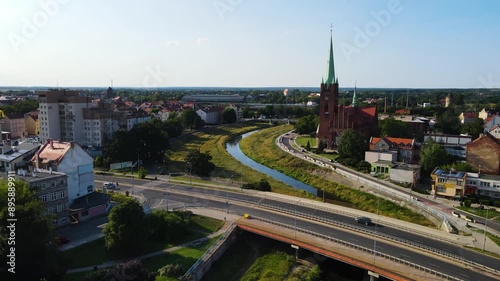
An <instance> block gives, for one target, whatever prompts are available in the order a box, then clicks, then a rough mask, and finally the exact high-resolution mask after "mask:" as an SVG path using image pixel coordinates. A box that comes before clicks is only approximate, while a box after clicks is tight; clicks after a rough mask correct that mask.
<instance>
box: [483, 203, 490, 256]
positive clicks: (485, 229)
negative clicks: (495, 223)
mask: <svg viewBox="0 0 500 281" xmlns="http://www.w3.org/2000/svg"><path fill="white" fill-rule="evenodd" d="M489 210H490V208H488V209H486V220H485V221H484V239H483V252H484V249H485V247H486V233H487V232H486V231H487V230H488V211H489Z"/></svg>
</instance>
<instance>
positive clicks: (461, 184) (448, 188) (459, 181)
mask: <svg viewBox="0 0 500 281" xmlns="http://www.w3.org/2000/svg"><path fill="white" fill-rule="evenodd" d="M431 178H432V181H431V187H432V191H431V194H434V195H438V196H444V197H449V198H455V199H459V198H462V197H464V196H467V195H472V194H475V195H481V196H488V197H490V198H491V199H494V200H498V199H500V176H499V175H485V174H481V173H468V172H461V171H453V170H452V171H444V170H442V169H440V168H435V169H434V171H432V173H431Z"/></svg>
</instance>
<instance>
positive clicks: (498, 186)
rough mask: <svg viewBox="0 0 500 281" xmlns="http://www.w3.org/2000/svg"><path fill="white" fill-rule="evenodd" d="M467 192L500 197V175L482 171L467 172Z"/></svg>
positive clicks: (467, 193)
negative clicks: (482, 172) (486, 173)
mask: <svg viewBox="0 0 500 281" xmlns="http://www.w3.org/2000/svg"><path fill="white" fill-rule="evenodd" d="M465 194H466V195H469V194H477V195H482V196H489V197H490V198H491V199H500V176H498V175H485V174H481V173H467V180H466V185H465Z"/></svg>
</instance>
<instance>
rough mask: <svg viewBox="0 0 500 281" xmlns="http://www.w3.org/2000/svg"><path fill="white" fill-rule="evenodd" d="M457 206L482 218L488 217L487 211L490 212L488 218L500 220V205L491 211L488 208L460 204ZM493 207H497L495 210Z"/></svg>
mask: <svg viewBox="0 0 500 281" xmlns="http://www.w3.org/2000/svg"><path fill="white" fill-rule="evenodd" d="M456 208H457V209H460V210H462V211H465V212H468V213H471V214H474V215H476V216H478V217H482V218H486V213H488V219H490V220H495V221H500V212H497V211H496V210H497V209H500V208H498V207H496V208H492V209H491V210H489V211H486V209H483V210H481V209H479V208H473V207H465V206H459V207H456ZM493 209H495V211H493Z"/></svg>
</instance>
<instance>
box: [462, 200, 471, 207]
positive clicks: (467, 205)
mask: <svg viewBox="0 0 500 281" xmlns="http://www.w3.org/2000/svg"><path fill="white" fill-rule="evenodd" d="M464 205H465V207H467V208H470V205H472V201H471V200H465V202H464Z"/></svg>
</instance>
